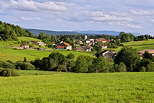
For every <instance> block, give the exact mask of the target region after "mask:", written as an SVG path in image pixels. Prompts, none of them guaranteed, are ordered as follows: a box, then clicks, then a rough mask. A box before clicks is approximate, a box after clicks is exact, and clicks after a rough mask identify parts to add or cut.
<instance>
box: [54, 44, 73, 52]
mask: <svg viewBox="0 0 154 103" xmlns="http://www.w3.org/2000/svg"><path fill="white" fill-rule="evenodd" d="M56 48H57V49H66V50H72V45H70V44H69V43H65V42H63V43H60V44H59V45H58V46H57V47H56Z"/></svg>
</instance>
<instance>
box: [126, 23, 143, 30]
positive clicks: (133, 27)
mask: <svg viewBox="0 0 154 103" xmlns="http://www.w3.org/2000/svg"><path fill="white" fill-rule="evenodd" d="M127 27H129V28H132V29H140V28H141V26H139V25H135V24H127Z"/></svg>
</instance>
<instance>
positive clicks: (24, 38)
mask: <svg viewBox="0 0 154 103" xmlns="http://www.w3.org/2000/svg"><path fill="white" fill-rule="evenodd" d="M18 40H19V41H32V40H34V41H42V40H40V39H36V38H31V37H18Z"/></svg>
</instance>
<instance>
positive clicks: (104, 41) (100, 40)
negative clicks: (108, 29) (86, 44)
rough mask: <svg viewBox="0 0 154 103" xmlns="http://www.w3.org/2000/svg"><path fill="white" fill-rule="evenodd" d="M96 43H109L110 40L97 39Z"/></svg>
mask: <svg viewBox="0 0 154 103" xmlns="http://www.w3.org/2000/svg"><path fill="white" fill-rule="evenodd" d="M97 42H102V43H106V42H110V40H106V39H104V38H98V39H96V43H97Z"/></svg>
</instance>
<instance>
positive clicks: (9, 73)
mask: <svg viewBox="0 0 154 103" xmlns="http://www.w3.org/2000/svg"><path fill="white" fill-rule="evenodd" d="M0 76H4V77H10V76H19V74H18V73H17V72H16V71H14V70H12V69H1V70H0Z"/></svg>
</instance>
